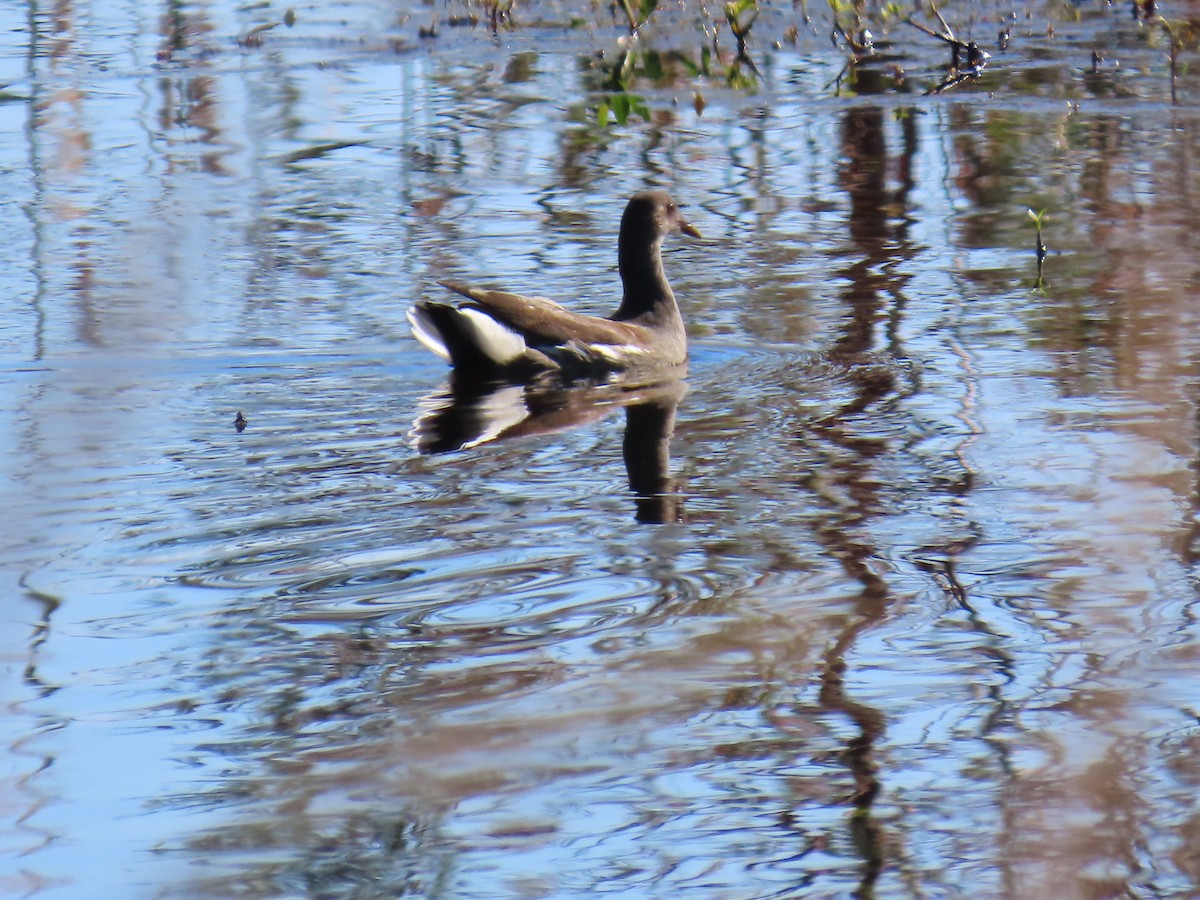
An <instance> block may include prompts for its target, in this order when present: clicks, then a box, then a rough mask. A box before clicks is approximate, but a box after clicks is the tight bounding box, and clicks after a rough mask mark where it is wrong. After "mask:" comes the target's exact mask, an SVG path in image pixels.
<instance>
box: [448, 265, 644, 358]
mask: <svg viewBox="0 0 1200 900" xmlns="http://www.w3.org/2000/svg"><path fill="white" fill-rule="evenodd" d="M442 286H443V287H446V288H449V289H450V290H452V291H454V292H455V293H458V294H462V295H463V296H464V297H466V298H468V299H469V300H473V301H474V302H475V303H477V304H478V305H479V307H480V308H481V309H483V310H485V311H486V312H488V313H490V314H491V315H493V316H495V317H496V318H497V319H498V320H500V321H501V322H503V323H504V324H506V325H508V326H509V327H510V328H513V329H514V330H516V331H518V332H519V333H520V334H521V335H522V336H523V337H524V338H525V339H526V341H527V342H528V343H529V344H531V345H538V344H543V345H544V344H566V343H569V342H575V343H577V344H611V345H616V346H632V347H639V348H640V347H643V346H644V345H645V343H646V340H645V329H644V328H643V327H642V326H640V325H631V324H628V323H626V322H613V321H611V320H609V319H601V318H599V317H598V316H588V315H584V314H583V313H577V312H572V311H571V310H569V309H567V308H566V307H565V306H562V305H561V304H559V303H555V302H554V301H553V300H547V299H546V298H545V297H526V296H524V295H522V294H513V293H509V292H508V291H493V290H488V289H486V288H477V287H471V286H469V285H465V284H460V283H458V282H455V281H443V282H442Z"/></svg>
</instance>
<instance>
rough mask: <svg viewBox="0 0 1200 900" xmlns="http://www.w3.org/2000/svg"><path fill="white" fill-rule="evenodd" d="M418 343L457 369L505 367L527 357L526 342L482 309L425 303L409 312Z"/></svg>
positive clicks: (410, 322)
mask: <svg viewBox="0 0 1200 900" xmlns="http://www.w3.org/2000/svg"><path fill="white" fill-rule="evenodd" d="M408 323H409V325H411V326H412V332H413V335H414V336H415V337H416V339H417V340H418V341H420V342H421V343H422V344H424V345H425V346H426V347H428V348H429V349H430V350H432V351H433V352H434V353H436V354H437V355H438V356H440V357H441V358H442V359H444V360H446V361H447V362H449V363H450V365H452V366H454V367H455V368H476V369H479V368H505V367H506V366H511V365H513V364H514V363H516V362H517V361H518V360H520V359H521V358H522V357H523V356H525V353H526V350H527V349H528V348H527V347H526V345H525V339H524V338H523V337H521V335H519V334H518V333H517V332H515V331H513V330H512V329H511V328H509V327H508V326H506V325H504V324H503V323H502V322H499V321H497V320H496V319H494V318H492V317H491V316H489V315H488V314H487V313H486V312H484V311H483V310H480V309H475V308H473V307H470V306H462V307H456V306H450V305H449V304H447V303H431V302H428V301H424V302H421V303H418V304H416V305H415V306H413V307H412V309H410V310H409V311H408Z"/></svg>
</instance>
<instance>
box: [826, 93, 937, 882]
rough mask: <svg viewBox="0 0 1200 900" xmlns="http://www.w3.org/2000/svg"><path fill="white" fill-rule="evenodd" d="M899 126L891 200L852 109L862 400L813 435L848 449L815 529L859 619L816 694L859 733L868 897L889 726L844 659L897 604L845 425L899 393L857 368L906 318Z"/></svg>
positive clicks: (855, 314) (907, 155)
mask: <svg viewBox="0 0 1200 900" xmlns="http://www.w3.org/2000/svg"><path fill="white" fill-rule="evenodd" d="M902 121H903V122H904V132H903V133H904V147H903V150H902V153H901V157H900V159H901V163H900V179H899V181H900V186H899V188H898V189H897V190H896V191H895V192H891V191H889V189H888V179H887V166H888V156H887V145H886V139H885V133H884V114H883V111H882V110H881V109H879V108H877V107H871V106H864V107H854V108H852V109H850V110H849V111H848V112H847V113H846V115H845V118H844V119H843V123H842V156H843V159H844V160H845V162H844V164H843V167H842V169H841V172H840V176H841V183H842V185H843V187H844V188H845V190H846V192H847V193H848V195H849V201H850V214H849V222H848V228H849V233H850V237H851V240H852V241H853V243H854V244H855V245H856V247H857V248H858V250H859V251H860V255H859V256H858V258H857V259H855V260H854V261H853V262H851V263H850V264H849V265H847V266H845V267H843V269H842V270H841V271H840V272H839V273H838V274H839V275H841V276H842V277H844V278H846V279H847V281H848V284H847V287H846V289H845V290H844V292H843V298H844V300H845V302H846V304H847V306H848V307H849V316H848V317H847V318H846V320H845V326H844V329H843V332H842V334H841V335H840V337H839V338H838V339H837V340H836V341H835V342H834V345H833V347H832V350H831V357H832V358H833V360H834V361H835V362H839V363H842V364H844V365H846V366H847V373H848V375H849V378H850V380H851V381H852V383H854V385H855V396H854V397H853V399H852V400H851V402H850V403H848V404H846V405H845V406H844V407H843V408H842V409H840V410H838V412H837V413H835V414H834V415H832V416H829V417H827V418H826V419H825V420H823V421H822V422H820V423H818V425H817V429H816V430H817V433H818V435H819V436H820V438H821V439H823V440H827V441H828V442H830V444H832V445H833V446H836V447H837V448H838V450H839V451H841V452H839V453H838V454H837V456H836V459H837V462H836V464H835V465H831V466H829V467H828V471H827V472H825V473H824V477H825V478H827V479H832V481H833V483H834V485H835V486H836V488H837V489H838V493H839V495H840V496H841V497H842V498H843V500H842V502H841V503H837V504H829V505H827V506H826V512H825V515H823V516H822V517H821V519H820V520H819V523H818V525H817V527H816V537H817V539H818V540H819V541H820V542H821V543H822V544H823V545H824V546H825V548H826V549H827V550H828V552H829V553H830V555H831V556H832V557H833V558H834V559H835V560H837V562H838V563H839V564H840V565H841V566H842V568H843V569H844V570H845V572H846V574H847V575H848V576H849V577H850V578H851V579H853V580H854V581H856V582H858V583H859V584H860V585H861V592H860V593H859V595H858V598H857V600H856V603H855V607H854V612H855V617H854V618H853V619H852V620H851V621H850V622H849V623H848V624H847V625H846V626H845V627H844V628H843V629H842V630H841V632H840V633H839V634H838V635H837V637H836V638H835V639H834V641H833V643H832V645H831V646H830V647H829V649H828V650H827V651H826V653H825V656H824V662H823V667H822V672H821V691H820V695H819V700H820V703H821V705H822V706H823V707H824V708H826V709H830V710H836V711H838V712H840V713H842V714H843V715H845V716H846V717H847V718H848V719H849V720H850V721H852V722H853V723H854V724H855V726H856V727H857V728H858V734H857V735H856V736H855V737H853V738H851V739H850V740H849V741H848V742H847V743H846V747H845V750H844V751H843V756H842V758H843V761H844V762H845V764H846V766H847V768H848V769H849V770H850V773H851V775H852V777H853V779H854V785H855V790H854V793H853V795H852V797H851V798H850V802H851V804H852V805H853V807H854V809H855V815H854V817H853V819H852V820H851V821H852V824H851V830H852V835H853V838H854V845H855V847H857V848H858V852H859V853H860V855H861V856H862V859H863V875H862V881H861V888H860V895H861V896H870V895H871V893H872V891H873V886H874V884H875V882H876V880H877V879H878V877H879V875H880V873H881V872H882V870H883V867H884V863H885V858H886V849H885V841H884V835H883V833H882V829H881V827H880V825H879V823H878V822H876V821H875V820H874V818H873V817H872V808H873V805H874V802H875V800H876V798H877V796H878V794H879V790H880V781H879V778H878V776H877V769H876V764H875V761H874V758H873V754H874V749H875V745H876V744H877V743H878V741H879V739H880V738H881V737H882V736H883V733H884V729H885V722H886V720H885V716H884V714H883V712H882V711H880V710H878V709H876V708H874V707H872V706H869V705H867V704H865V703H862V702H860V701H857V700H855V699H854V698H853V697H852V696H851V695H850V693H849V692H848V691H847V689H846V671H847V663H846V656H847V654H848V653H849V652H850V651H851V650H852V649H853V647H854V644H855V643H856V641H857V640H858V638H859V636H860V635H861V634H863V633H864V632H865V631H867V630H869V629H871V628H873V627H874V626H876V625H878V624H879V623H880V622H882V621H883V620H884V618H885V617H886V615H887V612H888V607H889V606H890V599H891V597H890V591H889V588H888V585H887V582H886V580H885V579H884V578H883V577H882V576H881V575H880V574H878V572H876V570H875V569H874V568H872V565H871V562H872V561H873V560H875V559H878V558H879V557H880V556H881V553H880V549H879V548H878V547H876V546H874V545H873V543H872V542H871V541H870V540H868V539H867V538H865V537H864V536H863V535H864V534H865V530H864V528H863V526H864V524H865V523H866V522H867V521H868V520H869V519H871V518H872V517H874V516H877V515H878V514H879V513H880V511H881V510H882V508H883V503H882V500H881V498H880V496H879V494H878V480H877V479H876V478H874V477H872V471H871V470H872V466H873V462H874V458H875V457H876V456H877V455H878V454H879V453H880V452H881V451H882V450H883V447H882V446H881V444H880V442H879V441H878V440H874V439H870V438H858V437H855V436H854V435H852V434H851V433H849V432H848V431H847V430H846V429H845V428H843V421H844V419H845V417H846V416H848V415H850V414H853V413H858V412H861V411H862V410H864V409H866V408H868V407H870V406H871V405H872V404H874V403H876V402H877V401H879V400H880V399H881V398H883V397H884V396H885V395H886V394H888V393H890V392H891V391H892V390H894V388H895V386H896V385H895V383H894V381H893V378H892V377H890V373H889V372H888V370H887V369H886V368H881V367H879V366H873V365H870V364H866V365H858V364H857V363H859V362H860V361H861V360H863V359H864V357H867V355H868V354H870V353H871V352H872V351H874V350H876V348H878V347H879V345H880V344H881V343H883V342H882V341H881V340H880V339H879V337H878V336H877V334H876V323H877V322H878V321H880V320H881V319H882V318H883V313H884V308H885V305H886V304H888V303H891V304H892V316H893V317H895V316H898V315H899V312H900V310H901V307H902V299H903V297H902V288H903V279H902V278H901V277H900V276H898V275H896V274H894V273H892V272H891V271H890V269H891V266H892V265H893V264H894V263H895V262H896V261H897V260H903V259H906V258H908V257H910V256H911V255H912V250H911V248H909V247H908V245H907V242H906V241H905V239H904V234H905V220H904V218H903V215H902V214H901V215H899V216H896V215H895V214H894V213H893V210H896V209H900V210H902V209H903V208H904V206H905V204H906V202H907V194H908V191H909V189H910V188H911V186H912V179H911V171H912V159H913V157H914V155H915V154H916V150H917V133H916V128H915V124H914V119H913V117H912V116H911V115H908V116H905V117H903V120H902ZM894 218H896V219H898V221H894ZM889 331H890V333H889V335H888V339H887V344H888V346H887V350H888V351H889V355H895V356H900V355H901V354H900V352H899V351H900V348H899V346H898V345H897V344H896V341H897V340H898V339H897V338H896V332H895V329H894V328H892V329H889ZM868 358H869V357H868Z"/></svg>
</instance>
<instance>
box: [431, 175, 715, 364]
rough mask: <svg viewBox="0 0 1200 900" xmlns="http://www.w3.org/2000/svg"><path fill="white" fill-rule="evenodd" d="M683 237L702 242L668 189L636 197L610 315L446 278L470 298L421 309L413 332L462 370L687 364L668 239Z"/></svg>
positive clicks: (622, 241)
mask: <svg viewBox="0 0 1200 900" xmlns="http://www.w3.org/2000/svg"><path fill="white" fill-rule="evenodd" d="M676 232H683V233H684V234H690V235H692V236H694V237H699V236H700V233H699V232H698V231H696V229H695V228H693V227H692V226H691V225H689V224H688V223H687V222H685V221H684V220H683V217H682V216H681V215H680V214H679V210H678V208H677V207H676V206H675V203H674V201H672V200H671V197H670V195H668V194H667V193H666V192H665V191H657V190H655V191H642V192H641V193H639V194H635V195H634V196H633V198H632V199H630V201H629V203H628V205H627V206H626V207H625V213H624V215H623V216H622V217H621V232H620V236H619V239H618V250H617V253H618V262H619V268H620V273H621V283H622V286H623V288H624V293H623V296H622V298H621V305H620V307H619V308H618V309H617V311H616V312H615V313H614V314H613V315H612V317H611V318H607V319H605V318H600V317H599V316H588V315H584V314H582V313H577V312H572V311H571V310H569V309H567V308H566V307H564V306H562V305H561V304H558V303H555V302H554V301H553V300H547V299H546V298H544V297H527V296H524V295H522V294H514V293H510V292H508V291H495V290H487V289H485V288H476V287H469V286H467V285H463V284H458V283H456V282H449V281H447V282H442V283H443V285H444V286H445V287H447V288H449V289H450V290H452V291H455V292H456V293H458V294H461V295H462V296H463V297H465V298H466V301H465V302H460V303H458V304H457V305H450V304H447V303H434V302H429V301H422V302H420V303H417V304H416V305H415V306H414V307H413V308H412V309H410V310H409V312H408V320H409V323H410V324H411V325H412V329H413V334H415V335H416V337H417V339H418V340H420V341H421V343H422V344H424V345H425V346H426V347H428V348H429V349H430V350H432V351H433V352H434V353H436V354H438V355H439V356H441V357H442V358H443V359H445V360H447V361H448V362H449V363H450V364H451V365H452V366H454V367H455V368H457V369H467V370H469V369H477V370H482V371H516V372H519V371H531V372H532V371H538V370H562V371H565V372H569V373H573V372H578V371H605V370H608V371H612V370H616V369H626V368H634V367H643V366H657V365H677V364H679V363H682V362H683V361H684V360H686V359H687V335H686V333H685V331H684V327H683V318H682V316H681V315H680V313H679V305H678V304H677V303H676V301H675V295H674V293H672V291H671V285H670V284H669V283H668V282H667V277H666V274H665V273H664V272H663V267H662V242H663V239H664V238H665V237H666V236H667V235H669V234H674V233H676Z"/></svg>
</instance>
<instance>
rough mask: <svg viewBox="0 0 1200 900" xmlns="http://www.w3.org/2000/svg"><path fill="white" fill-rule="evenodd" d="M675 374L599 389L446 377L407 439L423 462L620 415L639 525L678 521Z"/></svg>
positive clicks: (679, 390) (678, 387)
mask: <svg viewBox="0 0 1200 900" xmlns="http://www.w3.org/2000/svg"><path fill="white" fill-rule="evenodd" d="M686 373H687V372H686V368H685V367H679V368H678V369H674V370H671V371H670V372H667V373H662V374H661V375H660V374H658V373H656V377H655V378H654V379H651V380H647V379H646V378H645V376H644V375H643V376H640V377H639V376H633V375H631V376H625V377H622V378H614V379H613V380H609V381H605V382H602V383H594V382H587V383H579V382H573V383H563V382H562V381H559V380H556V379H545V380H534V381H529V382H511V381H498V382H497V381H480V380H479V379H478V378H471V377H464V376H462V375H459V374H458V373H452V375H451V377H450V380H449V383H448V384H447V385H446V386H445V387H443V388H442V389H440V390H438V391H437V392H435V393H433V394H431V395H429V396H428V397H426V398H425V399H424V400H422V401H421V403H420V407H421V409H422V412H421V414H420V416H418V418H417V420H416V421H415V422H414V423H413V427H412V431H411V432H410V437H411V438H412V440H413V443H414V444H415V445H416V448H417V450H418V452H420V453H422V454H438V453H451V452H454V451H456V450H466V449H470V448H472V447H478V446H481V445H483V444H489V443H493V442H496V441H504V440H510V439H512V438H518V437H530V436H533V435H542V434H554V433H556V432H561V431H567V430H569V429H572V428H578V427H580V426H582V425H586V424H588V423H590V422H595V421H598V420H600V419H602V418H604V417H606V416H608V415H610V414H612V413H613V412H614V411H615V410H617V409H622V408H623V409H624V410H625V438H624V441H623V443H622V455H623V456H624V459H625V470H626V472H627V474H628V476H629V488H630V490H631V491H633V495H634V506H635V513H634V518H635V519H636V520H637V521H638V522H646V523H655V524H661V523H665V522H681V521H683V512H684V510H683V497H682V496H681V495H680V494H679V493H678V490H677V485H676V482H675V479H673V478H672V477H671V471H670V469H671V459H670V447H671V435H672V434H673V433H674V431H675V410H676V408H677V407H678V405H679V400H680V399H681V398H682V397H683V395H684V394H685V393H686V392H687V385H686V384H685V383H684V381H683V380H682V376H683V375H685V374H686Z"/></svg>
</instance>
